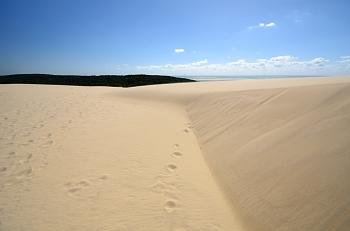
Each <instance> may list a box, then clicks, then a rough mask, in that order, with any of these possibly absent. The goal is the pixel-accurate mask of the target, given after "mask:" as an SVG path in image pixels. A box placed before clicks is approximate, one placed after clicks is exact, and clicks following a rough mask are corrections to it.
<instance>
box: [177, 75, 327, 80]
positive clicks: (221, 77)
mask: <svg viewBox="0 0 350 231" xmlns="http://www.w3.org/2000/svg"><path fill="white" fill-rule="evenodd" d="M176 77H179V78H182V77H184V78H188V79H191V80H195V81H198V82H209V81H232V80H245V79H285V78H305V77H307V78H313V77H327V76H319V75H208V76H205V75H186V76H179V75H177V76H176Z"/></svg>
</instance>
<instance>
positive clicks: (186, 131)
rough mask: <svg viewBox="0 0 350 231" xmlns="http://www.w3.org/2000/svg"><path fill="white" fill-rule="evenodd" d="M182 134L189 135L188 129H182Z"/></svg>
mask: <svg viewBox="0 0 350 231" xmlns="http://www.w3.org/2000/svg"><path fill="white" fill-rule="evenodd" d="M182 132H184V133H189V132H190V131H189V130H188V129H184V130H182Z"/></svg>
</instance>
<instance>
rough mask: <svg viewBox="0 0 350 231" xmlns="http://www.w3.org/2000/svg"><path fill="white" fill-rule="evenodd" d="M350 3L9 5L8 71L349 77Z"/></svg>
mask: <svg viewBox="0 0 350 231" xmlns="http://www.w3.org/2000/svg"><path fill="white" fill-rule="evenodd" d="M349 9H350V1H348V0H318V1H314V0H266V1H265V0H231V1H229V0H127V1H126V0H125V1H123V0H103V1H102V0H99V1H98V0H90V1H89V0H69V1H68V0H60V1H56V0H41V1H39V0H31V1H30V0H2V1H1V2H0V75H4V74H15V73H50V74H81V75H99V74H136V73H145V74H168V75H179V76H181V75H350V13H349Z"/></svg>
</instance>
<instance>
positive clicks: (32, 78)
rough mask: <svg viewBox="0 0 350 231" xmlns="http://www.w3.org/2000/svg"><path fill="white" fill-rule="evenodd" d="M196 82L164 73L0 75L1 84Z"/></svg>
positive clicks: (117, 84) (129, 84)
mask: <svg viewBox="0 0 350 231" xmlns="http://www.w3.org/2000/svg"><path fill="white" fill-rule="evenodd" d="M181 82H195V81H194V80H190V79H185V78H177V77H171V76H162V75H143V74H141V75H99V76H80V75H47V74H16V75H4V76H0V84H14V83H17V84H50V85H73V86H110V87H135V86H143V85H153V84H165V83H181Z"/></svg>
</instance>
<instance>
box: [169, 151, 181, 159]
mask: <svg viewBox="0 0 350 231" xmlns="http://www.w3.org/2000/svg"><path fill="white" fill-rule="evenodd" d="M171 155H172V156H173V157H177V158H178V157H181V156H182V152H173V153H172V154H171Z"/></svg>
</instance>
